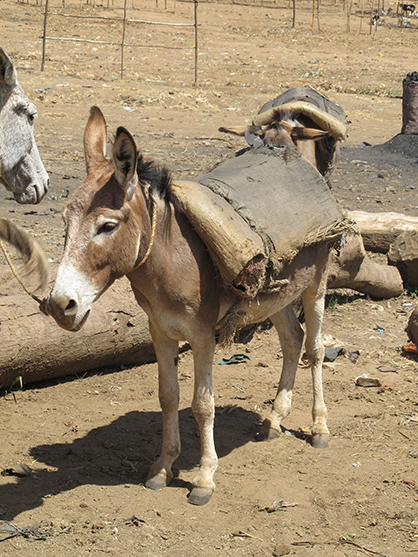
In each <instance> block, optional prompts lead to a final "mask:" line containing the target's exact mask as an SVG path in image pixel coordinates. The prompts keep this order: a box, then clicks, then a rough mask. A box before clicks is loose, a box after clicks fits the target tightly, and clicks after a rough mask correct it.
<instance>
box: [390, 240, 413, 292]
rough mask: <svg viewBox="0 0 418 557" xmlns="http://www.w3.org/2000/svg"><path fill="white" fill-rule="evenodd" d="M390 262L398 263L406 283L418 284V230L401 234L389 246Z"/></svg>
mask: <svg viewBox="0 0 418 557" xmlns="http://www.w3.org/2000/svg"><path fill="white" fill-rule="evenodd" d="M388 262H389V263H390V264H391V265H396V267H397V268H398V270H399V272H400V274H401V276H402V278H403V280H404V283H405V284H406V285H408V286H418V230H407V231H405V232H402V234H399V236H398V237H397V238H396V240H395V241H394V242H393V243H392V244H391V246H390V248H389V253H388Z"/></svg>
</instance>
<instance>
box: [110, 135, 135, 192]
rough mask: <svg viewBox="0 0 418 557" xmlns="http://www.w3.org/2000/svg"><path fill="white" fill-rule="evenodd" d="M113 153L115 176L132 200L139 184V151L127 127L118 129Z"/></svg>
mask: <svg viewBox="0 0 418 557" xmlns="http://www.w3.org/2000/svg"><path fill="white" fill-rule="evenodd" d="M112 155H113V164H114V166H115V178H116V180H117V181H118V183H119V185H120V187H121V188H122V189H123V190H124V191H125V194H126V198H127V200H128V201H130V200H131V199H132V196H133V194H134V191H135V188H136V186H137V185H138V176H137V173H136V163H137V159H138V152H137V150H136V145H135V141H134V138H133V137H132V135H131V134H130V133H129V132H128V130H126V129H125V128H122V127H120V128H118V129H117V132H116V138H115V141H114V143H113V150H112Z"/></svg>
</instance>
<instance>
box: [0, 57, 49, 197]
mask: <svg viewBox="0 0 418 557" xmlns="http://www.w3.org/2000/svg"><path fill="white" fill-rule="evenodd" d="M36 115H37V113H36V107H35V105H34V104H33V103H31V102H30V101H29V99H28V98H27V97H26V95H25V93H24V92H23V89H22V88H21V86H20V85H19V83H18V81H17V76H16V69H15V67H14V65H13V62H12V61H11V59H10V58H9V56H8V55H7V54H6V52H5V51H4V50H3V49H2V48H1V47H0V183H2V184H3V185H5V186H6V188H7V189H8V190H9V191H11V192H13V195H14V197H15V199H16V201H17V202H18V203H39V202H40V201H41V199H42V198H43V197H44V195H45V194H46V192H47V190H48V182H49V179H48V174H47V173H46V170H45V168H44V165H43V164H42V161H41V158H40V156H39V152H38V148H37V146H36V142H35V137H34V134H33V122H34V119H35V117H36Z"/></svg>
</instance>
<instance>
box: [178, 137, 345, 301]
mask: <svg viewBox="0 0 418 557" xmlns="http://www.w3.org/2000/svg"><path fill="white" fill-rule="evenodd" d="M173 193H174V194H175V195H176V197H177V199H178V200H179V201H180V203H181V204H182V206H183V208H184V211H185V213H186V215H187V217H188V218H189V220H190V221H191V223H192V225H193V226H194V228H195V229H196V231H197V232H198V234H199V235H200V236H201V237H202V239H203V241H204V242H205V244H206V246H207V247H208V250H209V252H210V254H211V256H212V258H213V260H214V262H215V264H216V266H217V268H218V270H219V272H220V274H221V276H222V278H223V280H224V282H225V284H226V285H227V286H228V287H230V288H231V289H232V290H234V291H235V292H236V293H237V294H238V295H241V296H243V297H254V296H255V295H256V294H257V293H258V292H262V291H264V292H266V291H268V292H270V291H272V290H274V289H275V288H276V286H277V288H279V287H280V271H281V270H282V269H283V266H284V265H286V264H287V263H288V262H290V261H291V260H292V259H293V258H294V257H295V255H296V254H297V253H298V252H299V251H300V250H301V249H302V248H303V247H305V246H310V245H313V244H316V243H319V242H323V241H330V240H334V239H337V238H339V237H341V235H342V233H343V232H344V231H346V230H348V228H350V226H351V225H350V224H349V223H348V221H347V219H346V218H345V217H344V216H343V214H342V212H341V210H340V208H339V207H338V205H337V203H336V201H335V199H334V198H333V196H332V194H331V192H330V190H329V188H328V186H327V184H326V182H325V180H324V179H323V178H322V176H321V175H320V174H319V173H318V171H317V170H316V169H315V168H314V167H313V166H312V165H311V164H310V163H309V162H308V161H306V160H305V159H303V158H301V157H300V155H299V153H298V152H297V151H296V149H294V148H293V147H285V148H272V149H270V148H266V147H264V148H261V149H250V150H248V151H247V152H245V153H244V154H242V155H240V156H237V157H235V158H233V159H230V160H229V161H227V162H226V163H225V164H223V165H222V166H219V167H217V168H215V169H214V170H212V171H211V172H209V173H208V174H206V175H204V176H202V177H201V178H199V184H195V185H193V183H190V182H187V183H184V182H183V183H182V182H176V183H175V184H174V185H173ZM350 230H352V229H351V228H350ZM276 279H277V282H276Z"/></svg>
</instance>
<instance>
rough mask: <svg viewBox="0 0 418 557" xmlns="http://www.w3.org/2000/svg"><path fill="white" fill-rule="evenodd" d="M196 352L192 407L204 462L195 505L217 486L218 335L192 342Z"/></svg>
mask: <svg viewBox="0 0 418 557" xmlns="http://www.w3.org/2000/svg"><path fill="white" fill-rule="evenodd" d="M192 350H193V356H194V373H195V383H194V394H193V401H192V410H193V414H194V416H195V418H196V421H197V423H198V426H199V431H200V451H201V456H200V465H199V471H198V473H197V475H196V477H195V478H194V479H193V482H192V483H193V488H192V490H191V492H190V495H189V498H188V502H189V503H191V504H192V505H206V503H208V502H209V500H210V498H211V497H212V494H213V492H214V490H215V483H214V481H213V475H214V473H215V470H216V468H217V467H218V457H217V455H216V451H215V442H214V438H213V426H214V419H215V403H214V400H213V387H212V366H213V357H214V352H215V341H214V336H213V337H210V338H208V339H206V340H205V341H204V342H199V345H198V346H196V345H195V346H192Z"/></svg>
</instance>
